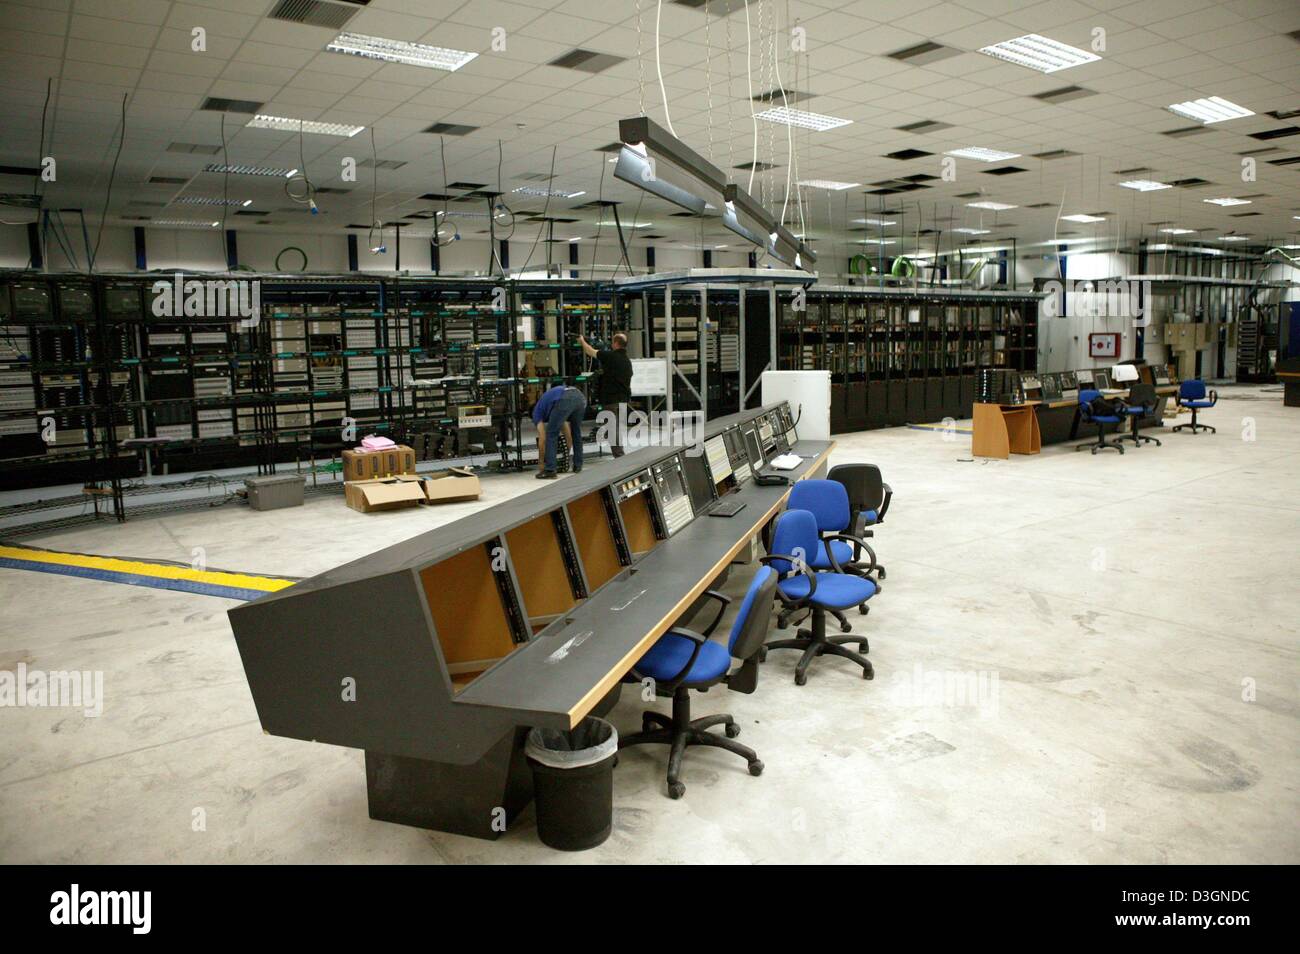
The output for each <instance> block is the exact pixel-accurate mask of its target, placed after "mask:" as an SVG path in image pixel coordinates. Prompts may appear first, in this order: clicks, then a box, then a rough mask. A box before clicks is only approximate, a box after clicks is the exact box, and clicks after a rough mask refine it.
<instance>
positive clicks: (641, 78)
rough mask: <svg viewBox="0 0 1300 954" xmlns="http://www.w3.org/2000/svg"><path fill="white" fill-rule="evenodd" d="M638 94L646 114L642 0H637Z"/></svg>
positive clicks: (643, 111)
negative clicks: (642, 49)
mask: <svg viewBox="0 0 1300 954" xmlns="http://www.w3.org/2000/svg"><path fill="white" fill-rule="evenodd" d="M636 95H637V103H638V104H639V105H640V108H641V115H642V116H644V115H646V111H645V60H643V59H642V57H641V0H636Z"/></svg>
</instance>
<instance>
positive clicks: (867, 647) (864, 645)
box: [858, 639, 871, 653]
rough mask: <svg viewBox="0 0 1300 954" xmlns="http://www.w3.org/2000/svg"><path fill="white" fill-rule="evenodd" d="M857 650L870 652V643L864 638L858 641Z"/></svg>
mask: <svg viewBox="0 0 1300 954" xmlns="http://www.w3.org/2000/svg"><path fill="white" fill-rule="evenodd" d="M858 652H860V653H869V652H871V644H870V643H869V642H867V641H866V640H865V639H864V640H863V641H862V642H860V643H858Z"/></svg>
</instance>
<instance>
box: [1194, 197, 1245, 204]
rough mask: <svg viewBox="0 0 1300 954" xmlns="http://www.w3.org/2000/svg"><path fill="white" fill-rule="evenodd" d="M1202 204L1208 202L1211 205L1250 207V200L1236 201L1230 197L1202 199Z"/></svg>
mask: <svg viewBox="0 0 1300 954" xmlns="http://www.w3.org/2000/svg"><path fill="white" fill-rule="evenodd" d="M1201 201H1202V202H1208V203H1210V204H1211V205H1250V200H1249V199H1234V198H1231V197H1230V196H1224V197H1223V198H1222V199H1202V200H1201Z"/></svg>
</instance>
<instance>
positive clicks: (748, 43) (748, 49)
mask: <svg viewBox="0 0 1300 954" xmlns="http://www.w3.org/2000/svg"><path fill="white" fill-rule="evenodd" d="M744 7H745V84H746V87H747V88H748V90H749V121H750V123H751V124H752V125H753V127H754V135H753V146H754V148H753V155H752V156H751V158H750V161H749V185H748V186H747V187H746V189H745V191H746V192H749V193H753V191H754V171H755V170H756V169H758V116H756V115H755V114H754V66H753V62H754V38H753V35H752V32H751V30H750V25H749V3H748V0H746V2H745V4H744Z"/></svg>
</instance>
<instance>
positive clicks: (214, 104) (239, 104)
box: [199, 96, 262, 115]
mask: <svg viewBox="0 0 1300 954" xmlns="http://www.w3.org/2000/svg"><path fill="white" fill-rule="evenodd" d="M261 108H262V103H255V102H253V101H252V100H251V99H223V98H222V97H220V96H209V97H208V98H207V99H205V100H204V101H203V105H202V106H200V107H199V109H210V110H214V111H216V112H218V113H248V114H249V115H252V114H253V113H256V112H257V111H258V110H260V109H261Z"/></svg>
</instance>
